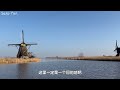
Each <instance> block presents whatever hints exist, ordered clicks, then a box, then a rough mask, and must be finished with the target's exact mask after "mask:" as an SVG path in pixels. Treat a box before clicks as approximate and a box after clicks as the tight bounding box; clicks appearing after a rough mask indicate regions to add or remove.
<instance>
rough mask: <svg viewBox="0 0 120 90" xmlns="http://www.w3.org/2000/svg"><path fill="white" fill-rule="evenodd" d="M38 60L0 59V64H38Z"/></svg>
mask: <svg viewBox="0 0 120 90" xmlns="http://www.w3.org/2000/svg"><path fill="white" fill-rule="evenodd" d="M39 61H40V59H39V58H29V59H21V58H20V59H18V58H0V64H11V63H28V62H39Z"/></svg>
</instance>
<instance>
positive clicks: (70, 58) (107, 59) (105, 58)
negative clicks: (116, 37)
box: [63, 56, 120, 61]
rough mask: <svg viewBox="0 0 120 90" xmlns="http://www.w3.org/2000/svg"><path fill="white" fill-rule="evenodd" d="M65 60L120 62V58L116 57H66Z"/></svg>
mask: <svg viewBox="0 0 120 90" xmlns="http://www.w3.org/2000/svg"><path fill="white" fill-rule="evenodd" d="M63 59H68V60H100V61H120V57H115V56H91V57H87V56H85V57H64V58H63Z"/></svg>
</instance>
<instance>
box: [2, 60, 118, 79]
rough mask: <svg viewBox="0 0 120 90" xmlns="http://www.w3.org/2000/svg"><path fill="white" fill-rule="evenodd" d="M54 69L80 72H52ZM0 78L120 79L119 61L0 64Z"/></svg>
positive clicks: (44, 61)
mask: <svg viewBox="0 0 120 90" xmlns="http://www.w3.org/2000/svg"><path fill="white" fill-rule="evenodd" d="M55 70H57V71H58V72H62V71H67V70H69V71H81V73H77V74H71V73H58V74H55V73H54V74H53V73H52V71H53V72H54V71H55ZM45 71H46V72H50V73H46V74H45ZM68 74H69V75H68ZM0 79H120V62H111V61H84V60H80V61H77V60H59V59H57V60H55V59H53V60H50V59H42V60H41V62H39V63H29V64H9V65H8V64H1V65H0Z"/></svg>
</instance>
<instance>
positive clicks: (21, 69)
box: [17, 64, 28, 79]
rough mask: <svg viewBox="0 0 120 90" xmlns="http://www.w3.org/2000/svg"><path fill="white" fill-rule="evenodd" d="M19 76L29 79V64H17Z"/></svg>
mask: <svg viewBox="0 0 120 90" xmlns="http://www.w3.org/2000/svg"><path fill="white" fill-rule="evenodd" d="M17 73H18V75H17V78H19V79H27V75H28V64H18V65H17Z"/></svg>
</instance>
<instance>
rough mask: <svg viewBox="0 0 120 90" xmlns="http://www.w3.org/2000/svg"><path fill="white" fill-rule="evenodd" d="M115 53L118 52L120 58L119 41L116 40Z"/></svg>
mask: <svg viewBox="0 0 120 90" xmlns="http://www.w3.org/2000/svg"><path fill="white" fill-rule="evenodd" d="M114 51H117V54H116V56H119V55H120V47H118V45H117V40H116V47H115V50H114Z"/></svg>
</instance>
